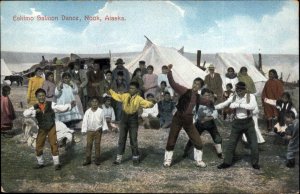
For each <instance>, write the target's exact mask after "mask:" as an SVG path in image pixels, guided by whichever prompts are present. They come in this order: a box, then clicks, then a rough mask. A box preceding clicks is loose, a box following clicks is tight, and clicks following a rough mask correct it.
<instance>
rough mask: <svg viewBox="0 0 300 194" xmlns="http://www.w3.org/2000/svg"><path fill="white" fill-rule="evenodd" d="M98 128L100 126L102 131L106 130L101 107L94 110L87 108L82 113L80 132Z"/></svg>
mask: <svg viewBox="0 0 300 194" xmlns="http://www.w3.org/2000/svg"><path fill="white" fill-rule="evenodd" d="M100 128H102V129H103V131H105V130H108V127H107V123H106V119H105V117H104V114H103V111H102V109H101V108H97V110H96V111H95V112H94V111H92V108H89V109H88V110H87V111H86V112H85V114H84V117H83V121H82V126H81V132H82V133H85V132H87V131H97V130H99V129H100Z"/></svg>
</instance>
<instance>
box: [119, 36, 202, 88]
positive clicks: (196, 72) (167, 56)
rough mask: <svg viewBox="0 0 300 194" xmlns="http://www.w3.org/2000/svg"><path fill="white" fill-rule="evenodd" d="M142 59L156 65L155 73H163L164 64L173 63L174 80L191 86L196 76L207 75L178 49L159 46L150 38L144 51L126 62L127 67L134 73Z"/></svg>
mask: <svg viewBox="0 0 300 194" xmlns="http://www.w3.org/2000/svg"><path fill="white" fill-rule="evenodd" d="M141 60H144V61H146V65H152V66H153V67H154V73H155V74H157V75H158V74H160V73H161V67H162V66H163V65H169V64H172V65H173V68H172V72H173V77H174V80H175V81H176V82H177V83H179V84H181V85H183V86H185V87H189V88H190V87H191V86H192V83H193V80H194V79H195V78H196V77H200V78H202V79H204V77H205V75H206V73H205V72H204V71H202V70H201V69H200V68H198V67H197V66H196V65H194V64H193V63H192V62H191V61H189V60H188V59H187V58H185V57H184V56H182V55H181V54H180V53H179V52H178V50H176V49H174V48H168V47H163V46H158V45H156V44H154V43H152V42H151V41H150V40H149V39H148V38H147V42H146V44H145V47H144V49H143V51H142V52H141V53H140V54H139V55H138V56H137V57H135V58H134V59H133V60H132V61H131V62H129V63H128V64H125V67H126V68H127V69H128V70H129V71H130V72H131V73H133V72H134V70H135V69H136V68H138V67H139V61H141Z"/></svg>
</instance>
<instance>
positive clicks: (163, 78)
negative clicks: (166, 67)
mask: <svg viewBox="0 0 300 194" xmlns="http://www.w3.org/2000/svg"><path fill="white" fill-rule="evenodd" d="M162 81H165V82H166V83H167V89H168V92H170V95H171V97H172V96H174V91H173V89H172V87H171V86H170V83H169V80H168V76H167V74H163V73H161V74H159V75H158V76H157V85H158V86H159V87H160V83H161V82H162Z"/></svg>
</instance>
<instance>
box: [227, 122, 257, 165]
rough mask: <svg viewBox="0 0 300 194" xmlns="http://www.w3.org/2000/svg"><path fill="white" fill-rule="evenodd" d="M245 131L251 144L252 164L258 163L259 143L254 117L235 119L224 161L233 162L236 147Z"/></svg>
mask: <svg viewBox="0 0 300 194" xmlns="http://www.w3.org/2000/svg"><path fill="white" fill-rule="evenodd" d="M243 133H245V135H246V137H247V140H248V143H249V145H250V150H251V162H252V165H254V164H258V161H259V154H258V143H257V137H256V132H255V128H254V122H253V119H252V117H251V118H247V119H236V120H234V121H233V123H232V130H231V133H230V137H229V142H228V145H227V147H226V150H225V158H224V163H226V164H232V159H233V155H234V152H235V148H236V146H237V143H238V141H239V139H240V138H241V136H242V134H243Z"/></svg>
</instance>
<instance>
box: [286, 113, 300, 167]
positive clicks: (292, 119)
mask: <svg viewBox="0 0 300 194" xmlns="http://www.w3.org/2000/svg"><path fill="white" fill-rule="evenodd" d="M285 123H286V124H287V125H288V128H287V129H286V135H285V139H287V140H289V144H288V149H287V154H286V157H287V163H286V166H287V167H288V168H294V167H295V155H296V153H299V119H296V115H295V113H294V112H293V111H288V112H286V114H285Z"/></svg>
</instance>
